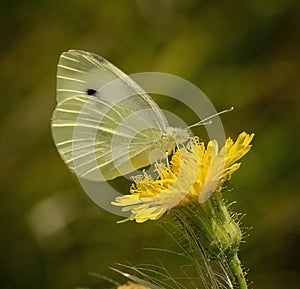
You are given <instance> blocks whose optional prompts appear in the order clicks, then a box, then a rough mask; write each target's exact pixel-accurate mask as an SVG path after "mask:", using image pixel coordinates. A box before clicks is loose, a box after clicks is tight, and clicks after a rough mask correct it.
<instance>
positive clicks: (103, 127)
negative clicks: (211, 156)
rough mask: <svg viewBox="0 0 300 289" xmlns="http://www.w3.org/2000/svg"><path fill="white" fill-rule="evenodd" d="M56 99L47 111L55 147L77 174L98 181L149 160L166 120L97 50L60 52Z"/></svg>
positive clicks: (127, 78) (143, 93)
mask: <svg viewBox="0 0 300 289" xmlns="http://www.w3.org/2000/svg"><path fill="white" fill-rule="evenodd" d="M57 101H58V105H57V107H56V109H55V111H54V113H53V117H52V133H53V139H54V142H55V144H56V146H57V149H58V151H59V153H60V155H61V157H62V158H63V160H64V161H65V163H66V164H67V165H68V167H69V168H70V169H71V170H72V171H74V172H75V173H76V174H77V175H79V176H81V177H83V178H86V179H89V180H92V181H103V180H110V179H113V178H116V177H117V176H120V175H124V174H127V173H129V172H131V171H133V170H135V169H137V168H140V167H143V166H145V165H148V164H149V162H150V161H149V157H148V155H149V153H150V152H151V151H152V150H154V149H156V148H157V142H158V141H159V140H160V138H161V135H162V130H165V128H166V127H167V120H166V119H165V117H164V115H163V114H162V112H161V110H160V109H159V108H158V106H157V105H156V104H155V103H154V101H153V100H152V99H151V98H150V97H149V95H147V94H146V93H145V92H144V91H143V90H142V88H141V87H139V86H138V85H137V84H136V83H135V82H133V81H132V80H131V79H130V78H129V77H128V76H127V75H125V74H124V73H123V72H122V71H120V70H119V69H117V68H116V67H115V66H113V65H112V64H111V63H109V62H108V61H106V60H104V59H103V58H101V57H100V56H97V55H94V54H91V53H88V52H82V51H74V50H71V51H69V52H65V53H63V54H62V55H61V57H60V60H59V64H58V72H57Z"/></svg>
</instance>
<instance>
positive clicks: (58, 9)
mask: <svg viewBox="0 0 300 289" xmlns="http://www.w3.org/2000/svg"><path fill="white" fill-rule="evenodd" d="M299 15H300V2H299V1H296V0H295V1H292V0H289V1H288V0H277V1H276V0H275V1H268V0H267V1H258V0H247V1H191V0H188V1H179V0H177V1H175V0H173V1H172V0H160V1H158V0H152V1H150V0H148V1H147V0H135V1H121V0H120V1H117V0H112V1H98V0H91V1H85V0H72V1H70V0H67V1H49V0H44V1H39V0H25V1H18V0H10V1H8V0H3V1H1V3H0V24H1V25H0V33H1V41H0V64H1V69H0V84H1V96H0V101H1V106H0V109H1V124H0V132H1V143H0V155H1V169H0V170H1V174H0V178H1V202H0V209H1V216H0V224H1V228H0V230H1V231H0V234H1V237H0V274H1V275H0V282H1V285H0V287H1V288H6V289H19V288H20V289H21V288H22V289H24V288H45V289H54V288H55V289H56V288H76V287H80V286H81V287H84V288H109V286H110V285H109V284H108V283H107V282H106V281H104V280H102V279H101V278H97V277H95V276H91V274H89V273H90V272H95V273H99V274H103V275H106V276H108V277H112V278H116V276H113V274H112V272H111V271H110V270H109V269H108V267H109V266H113V265H114V264H115V263H117V262H122V263H126V262H129V263H131V264H136V263H143V262H144V255H145V252H143V251H141V250H140V249H141V248H143V247H151V246H152V247H162V248H172V244H171V241H170V240H169V239H168V237H167V236H165V235H164V233H163V232H162V230H161V229H160V228H159V226H157V225H156V224H155V222H146V223H145V224H143V225H138V224H134V223H130V222H128V223H125V224H117V223H116V221H117V220H119V217H118V216H114V215H111V214H110V213H108V212H106V211H104V210H102V209H101V208H99V207H97V206H96V205H95V204H94V203H93V202H92V201H91V200H90V199H89V198H88V197H87V195H86V194H85V193H84V192H83V190H82V188H81V187H80V184H79V183H78V181H77V179H76V178H75V177H74V176H73V175H72V173H70V172H69V170H68V169H67V167H66V166H65V165H64V163H63V162H62V160H61V159H60V157H59V155H58V153H57V151H56V149H55V146H54V144H53V142H52V138H51V132H50V118H51V114H52V111H53V109H54V107H55V105H56V103H55V74H56V65H57V61H58V57H59V55H60V54H61V52H63V51H66V50H68V49H71V48H75V49H81V50H87V51H91V52H94V53H97V54H100V55H102V56H103V57H105V58H107V59H109V60H110V61H111V62H112V63H114V64H115V65H117V66H118V67H120V68H121V69H122V70H124V71H125V72H127V73H134V72H144V71H161V72H166V73H171V74H175V75H178V76H180V77H183V78H185V79H187V80H189V81H191V82H193V83H194V84H195V85H197V86H198V87H199V88H201V89H202V90H203V91H204V92H205V94H206V95H207V96H208V97H209V98H210V100H211V101H212V102H213V104H214V105H215V107H216V108H217V109H218V110H222V109H224V108H227V107H230V106H234V107H235V110H234V111H233V112H231V113H229V114H227V115H224V116H223V117H222V119H223V123H224V127H225V129H226V134H227V135H228V136H231V137H233V138H235V137H236V136H237V134H238V133H239V132H241V131H244V130H245V131H247V132H255V134H256V137H255V140H254V142H253V143H254V147H253V149H252V150H251V152H250V153H249V154H248V155H247V156H246V157H245V158H244V160H243V162H242V166H241V168H240V170H239V171H238V172H237V173H236V174H235V175H234V177H233V179H232V187H233V191H232V192H230V193H228V195H227V197H228V199H230V200H232V201H233V200H236V201H237V204H236V205H235V210H236V211H238V212H242V213H245V214H246V216H245V217H244V219H243V225H244V226H245V227H253V229H252V230H251V231H250V232H249V237H247V239H246V243H244V244H243V245H242V247H241V252H240V254H241V257H242V260H243V263H244V265H245V266H246V267H247V268H249V269H250V271H249V273H248V279H249V280H251V281H253V282H254V284H253V287H252V288H264V289H267V288H272V289H276V288H299V287H298V286H299V283H300V274H299V273H300V261H299V260H300V254H299V244H300V235H299V234H300V226H299V223H300V218H299V205H300V195H299V185H298V183H299V178H298V177H299V113H300V107H299V97H300V81H299V80H300V78H299V76H300V70H299V64H300V17H299ZM169 109H170V110H172V108H171V107H170V108H169ZM187 120H188V119H187ZM192 121H195V120H191V123H192ZM164 262H165V265H168V264H173V263H174V262H173V261H172V255H170V256H169V257H168V256H165V257H164Z"/></svg>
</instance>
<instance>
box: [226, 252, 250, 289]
mask: <svg viewBox="0 0 300 289" xmlns="http://www.w3.org/2000/svg"><path fill="white" fill-rule="evenodd" d="M228 263H229V267H230V269H231V272H232V274H233V276H234V277H235V279H236V280H235V281H236V284H237V285H238V287H236V288H237V289H247V288H248V287H247V281H246V278H245V274H244V272H243V270H242V266H241V261H240V260H239V258H238V255H237V252H235V253H234V254H233V255H231V256H228Z"/></svg>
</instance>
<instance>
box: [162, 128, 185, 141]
mask: <svg viewBox="0 0 300 289" xmlns="http://www.w3.org/2000/svg"><path fill="white" fill-rule="evenodd" d="M166 132H167V134H168V135H170V136H171V137H172V139H173V140H174V141H175V144H176V145H179V144H182V143H184V142H186V140H187V139H188V138H189V132H188V130H187V129H185V128H179V127H168V128H167V130H166Z"/></svg>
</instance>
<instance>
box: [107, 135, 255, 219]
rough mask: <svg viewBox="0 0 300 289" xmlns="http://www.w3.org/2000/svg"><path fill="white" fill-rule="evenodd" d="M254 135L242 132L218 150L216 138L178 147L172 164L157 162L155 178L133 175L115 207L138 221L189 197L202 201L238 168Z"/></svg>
mask: <svg viewBox="0 0 300 289" xmlns="http://www.w3.org/2000/svg"><path fill="white" fill-rule="evenodd" d="M253 137H254V134H251V135H249V134H247V133H245V132H243V133H241V134H240V135H239V136H238V138H237V140H236V141H235V142H233V141H232V139H231V138H228V139H227V140H226V144H225V146H224V147H222V148H221V150H220V151H219V148H218V143H217V142H216V141H209V143H208V145H207V147H206V148H205V145H204V143H203V142H200V141H199V140H198V138H197V137H194V138H193V139H191V140H190V141H189V143H188V144H187V146H186V147H183V148H180V149H178V150H177V151H176V152H175V154H174V155H173V156H172V160H171V164H170V165H168V166H167V165H164V164H158V163H157V164H156V171H157V172H158V178H157V179H155V180H154V179H153V178H152V177H151V176H149V175H148V174H146V173H145V172H144V174H143V175H138V176H136V177H134V179H133V180H134V184H133V185H132V187H131V189H130V195H124V196H121V197H117V198H116V200H115V202H112V204H113V205H115V206H121V207H123V208H122V211H130V212H131V215H130V217H129V218H127V219H125V220H124V221H127V220H135V221H136V222H138V223H142V222H145V221H147V220H157V219H158V218H160V217H161V216H162V215H163V214H164V213H166V212H167V211H168V210H170V209H171V208H173V207H175V206H176V205H178V204H179V203H181V202H182V203H183V202H186V201H188V198H186V197H187V196H188V197H196V198H198V200H199V202H200V203H203V202H205V201H206V200H207V199H208V198H209V197H210V196H211V195H212V194H213V193H214V192H215V191H221V189H222V185H223V184H224V182H225V181H227V180H229V179H230V177H231V175H232V174H233V173H234V172H235V171H236V170H237V169H238V168H239V167H240V163H236V162H237V161H238V160H239V159H240V158H241V157H243V156H244V155H245V154H246V153H247V152H248V151H249V150H250V148H251V145H250V142H251V141H252V139H253Z"/></svg>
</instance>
